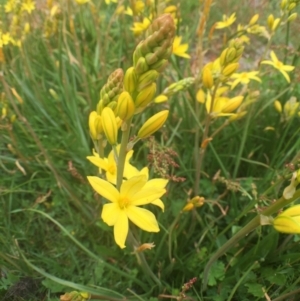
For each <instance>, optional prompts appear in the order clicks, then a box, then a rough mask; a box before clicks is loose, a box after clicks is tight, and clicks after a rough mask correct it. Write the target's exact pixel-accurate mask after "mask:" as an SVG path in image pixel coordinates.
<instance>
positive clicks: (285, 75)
mask: <svg viewBox="0 0 300 301" xmlns="http://www.w3.org/2000/svg"><path fill="white" fill-rule="evenodd" d="M279 71H280V72H281V74H282V75H283V76H284V78H285V79H286V80H287V82H288V83H289V82H291V80H290V77H289V75H288V74H287V73H286V72H285V71H284V70H282V69H279Z"/></svg>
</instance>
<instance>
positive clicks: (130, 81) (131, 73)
mask: <svg viewBox="0 0 300 301" xmlns="http://www.w3.org/2000/svg"><path fill="white" fill-rule="evenodd" d="M124 88H125V90H126V91H128V92H129V93H132V92H133V91H135V90H136V88H137V75H136V72H135V69H134V67H130V68H128V69H127V70H126V73H125V76H124Z"/></svg>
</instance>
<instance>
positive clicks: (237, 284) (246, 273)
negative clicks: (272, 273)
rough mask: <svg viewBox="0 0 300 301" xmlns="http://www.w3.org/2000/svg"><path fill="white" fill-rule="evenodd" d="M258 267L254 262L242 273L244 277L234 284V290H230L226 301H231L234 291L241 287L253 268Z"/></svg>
mask: <svg viewBox="0 0 300 301" xmlns="http://www.w3.org/2000/svg"><path fill="white" fill-rule="evenodd" d="M257 266H258V262H257V261H255V262H254V263H253V264H252V265H251V266H250V268H249V269H248V270H247V271H246V272H245V273H244V275H243V276H242V277H241V278H240V279H239V281H238V282H237V283H236V285H235V286H234V288H233V289H232V291H231V293H230V296H229V297H228V299H227V301H231V299H232V297H233V295H234V294H235V292H236V290H237V289H238V287H239V286H240V285H241V283H242V282H243V281H244V279H245V278H246V277H247V276H248V274H249V273H250V272H251V270H253V269H254V268H255V267H257Z"/></svg>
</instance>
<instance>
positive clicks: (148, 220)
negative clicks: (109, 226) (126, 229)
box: [127, 206, 159, 232]
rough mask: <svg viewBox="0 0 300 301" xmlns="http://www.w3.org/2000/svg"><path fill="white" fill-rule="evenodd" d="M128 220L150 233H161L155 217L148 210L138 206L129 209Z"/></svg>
mask: <svg viewBox="0 0 300 301" xmlns="http://www.w3.org/2000/svg"><path fill="white" fill-rule="evenodd" d="M127 216H128V218H129V219H130V220H131V221H132V222H133V223H134V224H136V225H137V226H138V227H139V228H141V229H142V230H144V231H148V232H159V227H158V223H157V220H156V218H155V215H154V214H153V213H152V212H150V211H149V210H147V209H144V208H139V207H136V206H129V207H127Z"/></svg>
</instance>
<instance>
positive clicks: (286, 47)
mask: <svg viewBox="0 0 300 301" xmlns="http://www.w3.org/2000/svg"><path fill="white" fill-rule="evenodd" d="M289 15H290V13H289ZM289 39H290V22H287V25H286V33H285V49H284V59H283V64H284V65H285V64H286V61H287V54H288V45H289Z"/></svg>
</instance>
